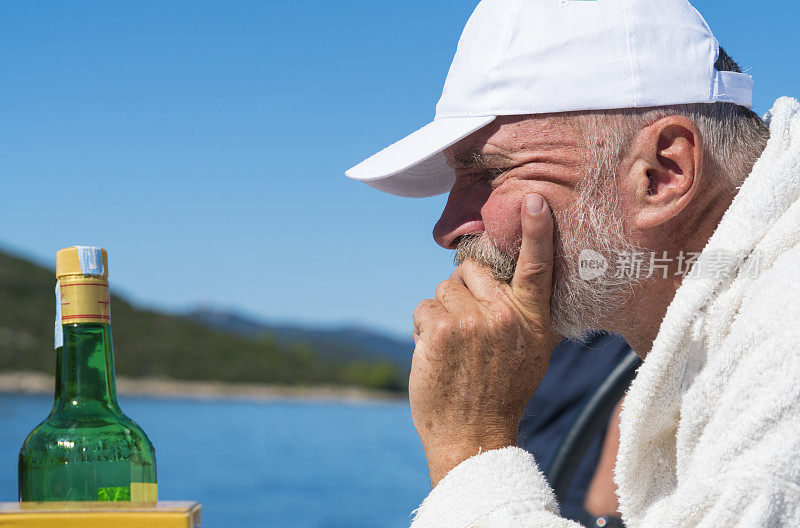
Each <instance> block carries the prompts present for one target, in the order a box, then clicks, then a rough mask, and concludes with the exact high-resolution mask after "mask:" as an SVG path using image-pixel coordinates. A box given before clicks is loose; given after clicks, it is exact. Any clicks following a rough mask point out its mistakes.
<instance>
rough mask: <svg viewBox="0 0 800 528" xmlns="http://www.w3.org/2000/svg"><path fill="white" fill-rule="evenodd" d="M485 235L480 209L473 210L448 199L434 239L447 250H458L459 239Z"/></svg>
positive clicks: (434, 232) (434, 230)
mask: <svg viewBox="0 0 800 528" xmlns="http://www.w3.org/2000/svg"><path fill="white" fill-rule="evenodd" d="M481 233H483V220H482V218H481V213H480V208H477V209H474V210H471V209H469V208H464V207H463V202H462V203H461V204H459V202H458V201H457V200H453V199H452V198H450V199H448V201H447V205H446V206H445V208H444V211H442V216H441V217H440V218H439V221H438V222H436V225H435V226H434V227H433V239H434V240H435V241H436V243H437V244H439V245H440V246H442V247H443V248H445V249H456V246H458V239H459V238H460V237H462V236H464V235H476V234H481Z"/></svg>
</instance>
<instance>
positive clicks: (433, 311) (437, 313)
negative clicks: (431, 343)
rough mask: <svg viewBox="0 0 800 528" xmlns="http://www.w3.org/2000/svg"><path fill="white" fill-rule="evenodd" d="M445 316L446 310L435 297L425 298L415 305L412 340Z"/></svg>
mask: <svg viewBox="0 0 800 528" xmlns="http://www.w3.org/2000/svg"><path fill="white" fill-rule="evenodd" d="M445 317H447V310H445V308H444V306H442V303H440V302H439V301H437V300H435V299H425V300H424V301H422V302H421V303H419V304H418V305H417V308H416V309H415V310H414V314H413V320H414V342H415V343H416V341H417V339H418V338H419V337H420V336H422V334H424V333H425V331H426V330H429V328H430V326H431V325H432V324H435V323H436V321H439V320H441V319H443V318H445Z"/></svg>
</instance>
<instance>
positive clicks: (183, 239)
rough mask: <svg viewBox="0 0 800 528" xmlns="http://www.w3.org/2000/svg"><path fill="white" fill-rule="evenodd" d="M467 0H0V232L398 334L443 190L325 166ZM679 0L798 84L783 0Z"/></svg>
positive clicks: (343, 153)
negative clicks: (394, 191) (398, 189)
mask: <svg viewBox="0 0 800 528" xmlns="http://www.w3.org/2000/svg"><path fill="white" fill-rule="evenodd" d="M476 3H477V2H474V1H470V2H464V1H453V0H437V1H436V2H430V0H406V1H405V2H374V1H373V2H367V1H351V2H316V3H310V4H309V3H291V2H273V1H266V0H263V1H258V2H256V1H237V2H226V1H222V0H215V1H210V0H209V1H204V2H196V1H189V0H174V1H173V0H171V1H168V2H164V1H136V2H132V1H128V2H123V1H112V2H109V1H106V0H103V1H88V0H87V1H81V2H55V1H43V0H39V1H37V2H3V3H2V4H0V182H2V191H0V247H3V248H5V249H8V250H11V251H13V252H16V253H19V254H22V255H24V256H27V257H30V258H32V259H34V260H36V261H37V262H40V263H43V264H46V265H52V263H53V262H54V257H55V251H56V250H57V249H59V248H62V247H66V246H70V245H73V244H94V245H102V246H103V247H105V248H107V249H108V250H109V254H110V268H111V280H112V287H113V288H114V289H115V290H116V291H117V292H120V293H124V294H126V295H127V296H129V297H130V298H131V299H132V300H134V301H135V302H137V303H139V304H140V305H143V306H150V307H156V308H160V309H167V310H174V311H180V310H184V309H188V308H190V307H192V306H194V305H196V304H201V303H202V304H208V305H213V306H218V307H223V308H232V309H237V310H240V311H243V312H247V313H251V314H253V315H256V316H258V317H263V318H267V319H271V320H279V321H298V322H303V323H314V324H325V325H331V324H338V323H355V324H359V325H365V326H370V327H375V328H378V329H381V330H385V331H388V332H391V333H393V334H396V335H401V336H409V335H410V326H411V312H412V310H413V308H414V306H416V304H417V303H418V302H419V301H420V300H421V299H423V298H425V297H429V296H431V295H432V294H433V291H434V289H435V286H436V284H437V283H438V282H439V281H440V280H442V279H444V278H446V277H447V276H448V275H449V273H450V272H451V270H452V255H451V254H450V253H449V252H447V251H445V250H443V249H441V248H439V247H438V246H436V245H435V244H434V242H433V240H432V238H431V235H430V233H431V229H432V226H433V224H434V222H435V221H436V219H437V218H438V216H439V213H440V212H441V209H442V207H443V205H444V197H436V198H430V199H423V200H409V199H402V198H397V197H392V196H388V195H384V194H382V193H379V192H377V191H374V190H372V189H370V188H369V187H367V186H365V185H363V184H359V183H356V182H351V181H349V180H347V179H345V178H344V175H343V173H344V170H345V169H347V168H349V167H350V166H351V165H354V164H355V163H357V162H358V161H360V160H361V159H362V158H363V157H366V156H368V155H370V154H372V153H373V152H375V151H376V150H379V149H380V148H382V147H384V146H386V145H387V144H389V143H391V142H393V141H395V140H396V139H399V138H400V137H402V136H403V135H405V134H407V133H409V132H412V131H413V130H415V129H416V128H418V127H420V126H422V125H424V124H425V123H427V122H428V121H430V119H431V118H432V117H433V112H434V104H435V102H436V100H437V99H438V97H439V94H440V92H441V87H442V83H443V81H444V77H445V74H446V72H447V68H448V66H449V63H450V60H451V58H452V55H453V52H454V51H455V46H456V43H457V41H458V36H459V34H460V32H461V29H462V28H463V25H464V23H465V22H466V20H467V18H468V17H469V14H470V13H471V11H472V9H473V8H474V6H475V5H476ZM694 5H695V6H696V7H697V8H698V9H699V10H700V12H701V13H703V15H704V16H705V18H706V20H707V21H708V22H709V24H710V25H711V28H712V30H714V32H715V34H716V35H717V37H718V38H719V40H720V42H721V43H722V45H723V46H725V48H726V49H727V50H728V52H729V53H730V54H731V55H732V56H733V57H734V59H736V60H737V61H738V62H739V63H740V64H741V65H742V67H743V68H745V69H746V70H747V71H748V73H750V74H751V75H753V77H754V78H755V81H756V93H755V108H754V109H755V110H756V111H757V112H759V113H760V114H763V112H765V111H766V110H768V109H769V107H770V106H771V104H772V102H773V101H774V99H775V98H777V97H779V96H781V95H791V96H794V97H798V96H799V95H800V69H798V68H797V66H796V64H797V60H796V57H795V54H796V52H797V50H798V49H800V37H798V31H797V27H796V24H797V22H798V20H800V16H798V15H800V8H798V7H797V3H796V1H794V0H793V1H788V0H786V1H775V2H745V1H738V0H737V1H731V2H718V1H717V2H712V1H709V0H706V1H702V2H700V1H698V2H694ZM793 52H794V53H793Z"/></svg>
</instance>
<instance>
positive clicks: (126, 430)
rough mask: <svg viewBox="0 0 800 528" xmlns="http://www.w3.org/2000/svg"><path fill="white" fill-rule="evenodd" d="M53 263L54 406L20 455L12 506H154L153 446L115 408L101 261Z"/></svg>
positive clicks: (72, 253)
mask: <svg viewBox="0 0 800 528" xmlns="http://www.w3.org/2000/svg"><path fill="white" fill-rule="evenodd" d="M56 261H57V264H56V276H57V279H58V280H57V283H56V329H55V341H56V343H55V350H56V383H55V401H54V402H53V408H52V409H51V411H50V415H49V416H48V417H47V419H45V420H44V421H43V422H42V423H41V424H39V425H38V426H37V427H36V428H35V429H34V430H33V431H32V432H31V433H30V434H29V435H28V437H27V438H26V439H25V442H24V443H23V445H22V449H21V450H20V453H19V500H20V501H21V502H25V501H37V502H39V501H90V502H95V501H126V502H133V503H148V504H150V503H155V502H156V501H157V495H158V492H157V487H156V458H155V451H154V449H153V445H152V444H151V443H150V440H149V439H148V438H147V435H145V433H144V431H142V429H141V428H140V427H139V426H138V425H136V424H135V423H134V422H133V420H131V419H130V418H128V417H127V416H125V414H124V413H123V412H122V410H120V408H119V404H118V403H117V392H116V382H115V379H114V353H113V348H112V343H111V315H110V314H111V312H110V305H109V295H108V279H107V278H108V272H107V270H108V256H107V253H106V251H105V250H104V249H101V248H93V247H84V246H78V247H71V248H67V249H62V250H61V251H59V252H58V254H57V258H56Z"/></svg>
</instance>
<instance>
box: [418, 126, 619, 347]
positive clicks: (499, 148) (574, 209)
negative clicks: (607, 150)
mask: <svg viewBox="0 0 800 528" xmlns="http://www.w3.org/2000/svg"><path fill="white" fill-rule="evenodd" d="M587 145H588V143H587V141H586V138H585V137H584V135H583V134H582V133H581V132H579V131H578V130H576V129H575V128H574V127H573V126H571V125H570V124H569V123H568V122H567V121H565V120H564V119H561V118H557V117H551V116H536V117H533V118H530V117H500V118H498V119H497V120H495V121H494V122H493V123H491V124H490V125H488V126H487V127H485V128H483V129H481V130H480V131H478V132H476V133H475V134H472V135H471V136H469V137H467V138H465V139H464V140H462V141H460V142H458V143H456V144H455V145H453V146H452V147H450V148H448V149H447V150H446V151H445V155H446V156H447V159H448V162H449V164H450V165H451V166H452V167H453V168H454V169H455V171H456V182H455V184H454V186H453V188H452V190H451V191H450V196H449V198H448V201H447V205H446V206H445V209H444V212H443V213H442V216H441V218H440V219H439V222H438V223H437V224H436V226H435V228H434V231H433V236H434V238H435V239H436V241H437V243H438V244H440V245H441V246H442V247H445V248H447V249H454V250H456V262H457V263H458V262H461V261H463V260H464V259H468V258H471V259H474V260H477V261H479V262H481V263H483V264H486V265H488V266H489V267H490V268H492V270H493V272H494V274H495V276H496V277H497V278H498V279H499V280H503V281H509V280H510V279H511V276H512V275H513V267H514V263H515V261H516V258H517V255H518V254H519V245H520V242H521V235H522V226H521V219H520V211H521V207H522V200H523V199H524V197H525V195H527V194H529V193H532V192H536V193H539V194H541V195H542V196H543V197H544V198H545V199H546V200H547V202H548V203H549V204H550V208H551V209H552V211H553V215H554V217H555V226H556V234H555V240H554V248H555V255H554V258H555V263H554V282H553V296H552V302H551V308H552V314H551V317H552V326H553V330H554V331H555V332H557V333H559V334H562V335H565V336H567V337H573V338H579V337H580V336H581V335H583V334H584V333H585V331H586V330H590V329H599V328H602V326H603V325H604V323H605V321H606V320H607V319H609V318H610V317H611V316H612V315H613V314H614V312H617V311H618V309H619V307H620V305H621V304H622V303H623V302H624V295H625V294H626V293H629V292H630V288H631V286H632V284H631V282H632V281H631V280H630V279H624V280H620V279H619V278H615V277H613V276H612V275H610V274H606V275H605V276H603V277H599V278H597V279H595V280H592V281H591V282H589V281H586V280H583V279H582V278H581V277H580V273H579V269H578V266H579V255H580V252H581V251H582V250H584V249H592V250H593V251H597V252H598V253H600V254H601V255H604V256H606V257H607V258H608V259H609V260H610V261H613V254H615V253H616V252H618V251H631V250H633V249H635V248H633V246H632V245H631V244H630V242H629V241H628V238H627V237H626V236H625V229H624V226H625V223H626V222H625V219H624V216H623V214H622V212H621V210H620V208H619V206H618V205H617V199H616V188H615V185H616V184H615V178H614V177H613V174H612V172H614V171H616V167H617V166H616V164H614V163H612V164H609V163H608V162H604V161H603V160H602V159H601V158H602V156H600V155H599V154H598V152H597V151H596V149H590V148H589V147H588V146H587Z"/></svg>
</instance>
